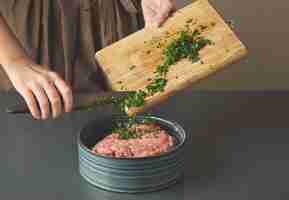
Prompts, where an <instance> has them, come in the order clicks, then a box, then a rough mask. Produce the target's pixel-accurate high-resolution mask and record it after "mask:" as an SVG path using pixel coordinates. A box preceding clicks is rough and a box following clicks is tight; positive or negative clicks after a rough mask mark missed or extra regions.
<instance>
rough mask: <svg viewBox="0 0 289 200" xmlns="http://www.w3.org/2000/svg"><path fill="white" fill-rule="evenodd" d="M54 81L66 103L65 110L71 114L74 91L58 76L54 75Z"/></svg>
mask: <svg viewBox="0 0 289 200" xmlns="http://www.w3.org/2000/svg"><path fill="white" fill-rule="evenodd" d="M52 78H53V80H54V85H55V86H56V88H57V90H58V91H59V93H60V95H61V97H62V99H63V103H64V109H65V112H70V111H72V107H73V95H72V90H71V88H70V87H69V85H68V84H67V83H66V82H65V81H64V80H63V79H62V78H61V77H59V76H58V75H57V74H53V77H52Z"/></svg>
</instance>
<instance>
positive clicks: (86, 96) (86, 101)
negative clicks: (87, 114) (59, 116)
mask: <svg viewBox="0 0 289 200" xmlns="http://www.w3.org/2000/svg"><path fill="white" fill-rule="evenodd" d="M129 93H130V92H129V91H109V92H101V93H95V92H87V91H84V92H81V91H80V92H75V93H74V95H73V109H72V110H73V111H81V110H90V109H93V108H95V107H99V106H105V105H109V104H113V103H114V101H115V100H116V99H117V98H118V97H124V96H127V95H128V94H129ZM11 95H12V97H13V99H16V103H15V104H13V105H11V106H8V107H7V108H6V112H7V113H10V114H26V113H30V111H29V108H28V106H27V105H26V103H25V101H24V100H23V98H22V97H20V95H19V94H18V93H16V92H13V93H12V94H11Z"/></svg>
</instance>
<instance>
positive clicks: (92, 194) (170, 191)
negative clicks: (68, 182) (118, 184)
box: [80, 179, 184, 200]
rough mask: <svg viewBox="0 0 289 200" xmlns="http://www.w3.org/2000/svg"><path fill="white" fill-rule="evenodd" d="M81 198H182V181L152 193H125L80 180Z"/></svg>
mask: <svg viewBox="0 0 289 200" xmlns="http://www.w3.org/2000/svg"><path fill="white" fill-rule="evenodd" d="M80 185H81V194H82V195H81V198H82V199H85V200H95V199H99V200H160V199H165V200H179V199H180V200H181V199H184V181H183V179H182V180H180V181H179V182H178V183H176V184H175V185H173V186H171V187H169V188H167V189H164V190H161V191H156V192H152V193H143V194H125V193H115V192H109V191H105V190H102V189H99V188H97V187H94V186H93V185H91V184H88V183H86V181H85V180H83V179H82V180H81V183H80Z"/></svg>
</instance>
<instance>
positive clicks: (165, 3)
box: [142, 0, 176, 27]
mask: <svg viewBox="0 0 289 200" xmlns="http://www.w3.org/2000/svg"><path fill="white" fill-rule="evenodd" d="M142 9H143V14H144V19H145V26H146V27H159V26H161V25H162V24H163V23H164V22H165V21H166V20H167V19H168V17H169V16H170V14H171V13H172V12H173V11H175V9H176V3H175V0H142Z"/></svg>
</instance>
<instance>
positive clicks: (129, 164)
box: [78, 116, 186, 193]
mask: <svg viewBox="0 0 289 200" xmlns="http://www.w3.org/2000/svg"><path fill="white" fill-rule="evenodd" d="M150 118H151V119H153V120H154V121H155V122H157V123H158V124H159V125H160V126H161V127H162V128H164V129H166V130H167V131H168V132H169V133H170V134H171V135H172V136H174V137H175V138H176V140H177V142H176V145H175V146H174V147H173V148H171V149H170V150H169V151H168V152H166V153H163V154H161V155H158V156H153V157H146V158H134V159H128V158H113V157H109V156H101V155H97V154H94V153H92V152H91V149H92V147H93V146H94V145H95V144H96V143H97V142H98V141H100V140H101V139H103V138H104V137H105V136H106V135H107V134H108V133H109V130H111V128H112V126H113V124H115V122H116V121H126V120H127V117H125V116H113V117H110V118H105V119H102V120H96V121H92V122H90V123H88V124H87V125H86V126H85V127H84V128H83V129H82V130H81V131H80V134H79V137H78V152H79V170H80V174H81V175H82V177H83V178H84V179H85V180H86V181H88V182H89V183H91V184H92V185H94V186H97V187H99V188H102V189H105V190H108V191H114V192H126V193H139V192H151V191H156V190H160V189H163V188H167V187H168V186H170V185H172V184H174V183H176V182H177V180H178V179H179V178H180V177H182V175H183V157H184V156H183V149H184V144H185V140H186V134H185V131H184V130H183V128H182V127H181V126H180V125H179V124H177V123H175V122H171V121H167V120H164V119H161V118H157V117H150ZM143 119H144V117H143V116H138V117H137V120H143Z"/></svg>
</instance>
